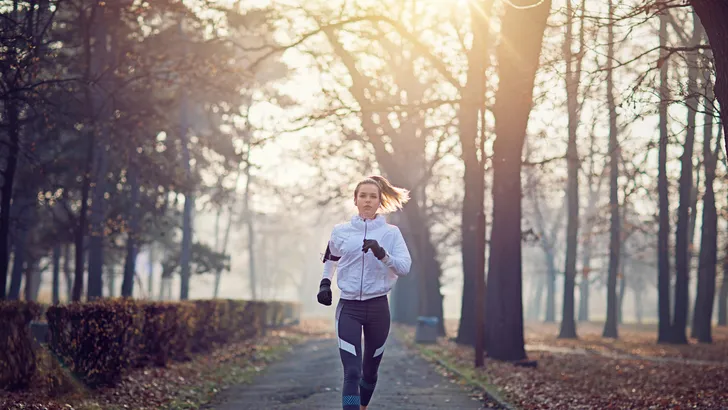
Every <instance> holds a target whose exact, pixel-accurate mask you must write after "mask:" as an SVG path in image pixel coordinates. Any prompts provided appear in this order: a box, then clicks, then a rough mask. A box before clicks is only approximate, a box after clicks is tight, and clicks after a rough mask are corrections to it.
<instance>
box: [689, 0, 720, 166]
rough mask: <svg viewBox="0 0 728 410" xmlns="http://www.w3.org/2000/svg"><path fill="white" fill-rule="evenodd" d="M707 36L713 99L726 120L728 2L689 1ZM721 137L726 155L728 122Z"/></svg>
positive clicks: (712, 0) (717, 0)
mask: <svg viewBox="0 0 728 410" xmlns="http://www.w3.org/2000/svg"><path fill="white" fill-rule="evenodd" d="M690 4H692V6H693V9H694V10H695V13H696V14H697V15H698V17H699V18H700V22H701V23H702V26H703V28H704V30H705V33H706V34H707V35H708V41H709V42H710V46H711V50H712V53H713V59H714V61H715V72H716V81H715V88H714V90H715V97H716V99H717V100H718V102H719V103H720V117H721V118H728V2H726V1H724V0H690ZM723 131H724V132H723V137H724V139H725V149H726V155H728V121H725V120H724V121H723Z"/></svg>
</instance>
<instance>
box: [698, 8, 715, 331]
mask: <svg viewBox="0 0 728 410" xmlns="http://www.w3.org/2000/svg"><path fill="white" fill-rule="evenodd" d="M696 20H697V19H696ZM710 88H711V87H710V84H707V87H706V89H707V90H708V92H707V93H706V97H705V123H704V125H703V162H704V170H705V195H704V196H703V220H702V223H701V236H700V256H699V261H698V290H697V295H696V297H695V307H694V309H693V321H692V337H696V338H698V340H699V341H700V342H702V343H711V342H712V318H713V302H714V301H715V279H716V268H717V264H718V211H717V209H716V205H715V190H714V188H713V181H714V180H715V173H716V165H717V160H718V158H717V157H718V150H719V149H720V141H718V143H717V144H716V149H715V152H713V150H712V147H711V144H712V142H713V98H712V95H711V92H710Z"/></svg>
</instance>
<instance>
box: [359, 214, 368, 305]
mask: <svg viewBox="0 0 728 410" xmlns="http://www.w3.org/2000/svg"><path fill="white" fill-rule="evenodd" d="M364 240H365V241H366V240H367V220H366V218H364ZM364 256H366V253H362V255H361V280H360V281H359V300H362V296H363V293H364Z"/></svg>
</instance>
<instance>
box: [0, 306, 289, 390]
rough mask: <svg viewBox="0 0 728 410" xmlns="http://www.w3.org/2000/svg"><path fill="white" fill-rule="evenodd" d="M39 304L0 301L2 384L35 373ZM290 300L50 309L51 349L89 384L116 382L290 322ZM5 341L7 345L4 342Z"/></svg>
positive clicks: (22, 381) (19, 382)
mask: <svg viewBox="0 0 728 410" xmlns="http://www.w3.org/2000/svg"><path fill="white" fill-rule="evenodd" d="M40 312H41V307H40V305H37V304H33V303H30V304H27V303H24V302H12V303H10V302H0V329H6V328H8V329H11V332H9V333H7V334H3V335H0V360H1V361H0V388H10V387H19V388H22V387H24V386H27V384H28V383H29V381H30V380H31V378H32V377H33V375H34V373H35V371H36V360H35V352H34V350H33V343H32V339H31V335H30V331H29V326H28V324H29V322H30V321H31V320H33V319H36V318H37V317H38V315H39V313H40ZM298 312H299V310H298V305H297V304H294V303H287V302H248V301H240V300H229V299H228V300H225V299H216V300H194V301H184V302H150V301H135V300H133V299H102V300H98V301H93V302H87V303H72V304H68V305H56V306H51V307H48V309H47V311H46V314H45V316H46V318H47V321H48V334H49V341H48V345H49V348H50V350H51V352H53V353H54V355H55V356H56V357H57V358H58V359H59V360H60V362H61V364H62V365H64V366H65V367H67V368H68V369H69V370H70V371H71V372H72V373H73V374H74V375H75V376H76V377H78V378H79V379H81V380H83V381H84V382H85V383H86V384H87V385H88V386H90V387H96V386H105V385H114V384H116V383H118V382H119V380H121V378H122V376H123V374H124V372H125V371H126V370H127V369H129V368H131V367H143V366H152V365H153V366H165V365H166V364H167V363H168V362H169V361H170V360H177V361H184V360H188V359H190V355H191V353H193V352H194V353H200V352H207V351H210V350H211V349H213V348H215V347H216V346H219V345H222V344H225V343H229V342H234V341H241V340H246V339H250V338H253V337H256V336H259V335H261V334H263V333H264V332H265V328H266V327H268V326H280V325H283V324H287V323H289V322H291V321H292V320H295V319H296V318H297V315H298ZM3 343H4V344H3Z"/></svg>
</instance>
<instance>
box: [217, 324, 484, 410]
mask: <svg viewBox="0 0 728 410" xmlns="http://www.w3.org/2000/svg"><path fill="white" fill-rule="evenodd" d="M342 381H343V369H342V366H341V361H340V359H339V354H338V349H337V346H336V341H335V340H333V339H317V340H311V341H308V342H306V343H302V344H301V345H298V346H296V347H294V349H293V351H292V352H290V353H288V354H287V355H286V356H284V357H283V359H282V360H281V361H279V362H276V363H274V364H271V365H270V366H269V367H268V368H267V369H266V370H265V371H264V372H263V373H262V374H261V375H260V376H258V378H257V379H256V380H255V381H254V382H253V383H252V384H249V385H242V386H237V387H233V388H231V389H228V390H226V391H223V392H222V393H220V395H219V396H218V398H217V400H216V403H213V404H211V405H210V406H207V407H206V408H207V409H217V410H248V409H249V410H260V409H266V410H284V409H285V410H289V409H290V410H292V409H301V410H337V409H341V387H342ZM476 396H478V397H479V395H478V394H471V393H470V392H468V391H466V390H464V389H463V388H461V387H460V386H459V385H457V384H454V383H452V382H450V381H448V380H447V379H446V378H445V377H444V376H442V375H440V374H439V373H438V372H437V370H436V369H435V368H434V367H433V366H432V365H431V364H430V363H428V362H427V361H425V360H424V359H422V358H421V357H420V356H419V355H417V354H414V353H412V352H409V351H407V350H406V348H405V347H404V346H403V345H402V344H401V343H400V342H399V341H397V340H395V339H394V337H393V336H392V335H390V339H389V340H388V341H387V349H386V350H385V353H384V360H383V361H382V364H381V366H380V368H379V381H378V383H377V389H376V391H375V392H374V397H373V398H372V402H371V403H370V405H369V409H370V410H380V409H382V410H385V409H386V410H395V409H396V410H415V409H443V410H452V409H459V410H470V409H473V410H475V409H484V408H485V407H483V404H482V401H481V400H480V399H479V398H478V397H476Z"/></svg>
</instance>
